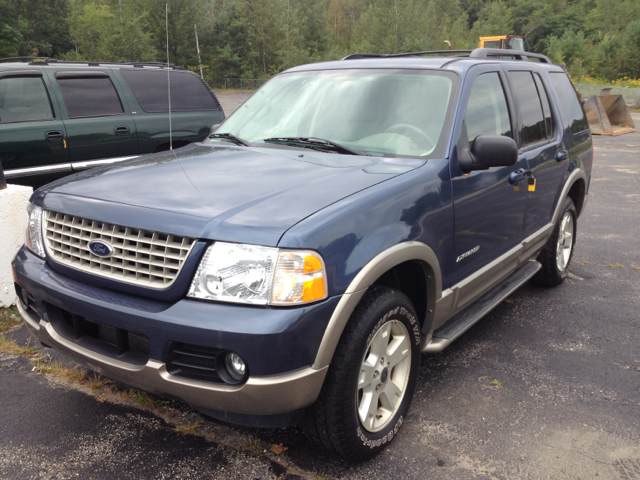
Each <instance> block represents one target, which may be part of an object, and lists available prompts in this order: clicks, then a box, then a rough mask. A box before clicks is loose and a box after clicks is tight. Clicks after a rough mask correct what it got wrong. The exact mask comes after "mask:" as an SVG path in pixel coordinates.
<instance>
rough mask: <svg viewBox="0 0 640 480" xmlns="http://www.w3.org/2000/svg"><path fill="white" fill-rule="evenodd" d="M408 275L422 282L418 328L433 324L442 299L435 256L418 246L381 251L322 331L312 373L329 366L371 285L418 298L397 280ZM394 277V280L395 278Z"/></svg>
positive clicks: (406, 244) (408, 244) (411, 244)
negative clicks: (422, 290) (422, 289)
mask: <svg viewBox="0 0 640 480" xmlns="http://www.w3.org/2000/svg"><path fill="white" fill-rule="evenodd" d="M407 272H410V274H411V275H416V276H417V277H413V278H416V279H417V281H418V282H423V283H422V285H424V287H425V289H426V291H424V292H423V296H424V298H425V299H426V301H424V302H423V303H422V304H420V303H419V307H418V308H419V309H420V310H421V312H422V314H421V312H417V313H418V316H419V318H420V321H421V324H422V325H424V324H426V323H432V322H433V319H434V312H435V305H436V302H437V300H438V299H439V298H440V297H441V296H442V273H441V270H440V262H439V261H438V258H437V257H436V254H435V252H434V251H433V250H432V249H431V248H430V247H429V246H427V245H425V244H424V243H421V242H403V243H399V244H397V245H394V246H393V247H391V248H389V249H387V250H385V251H383V252H382V253H380V254H378V255H377V256H376V257H375V258H373V259H372V260H371V261H370V262H369V263H367V265H365V266H364V267H363V268H362V269H361V270H360V272H359V273H358V274H357V275H356V277H355V278H354V279H353V280H352V282H351V283H350V284H349V287H347V290H346V291H345V293H344V294H343V295H342V298H341V299H340V301H339V302H338V305H337V306H336V309H335V310H334V312H333V315H332V316H331V319H330V320H329V324H328V325H327V328H326V329H325V332H324V336H323V337H322V341H321V343H320V347H319V348H318V353H317V354H316V359H315V362H314V364H313V368H314V369H319V368H323V367H325V366H327V365H329V364H330V363H331V359H332V358H333V354H334V352H335V349H336V346H337V345H338V341H339V340H340V337H341V336H342V332H343V331H344V328H345V326H346V325H347V322H348V321H349V319H350V318H351V314H352V313H353V311H354V310H355V308H356V306H357V305H358V303H359V302H360V300H361V299H362V297H363V296H364V294H365V293H366V292H367V289H368V288H369V287H371V286H372V285H375V284H379V285H389V286H394V283H395V288H399V289H400V290H401V291H403V293H405V294H407V296H408V297H409V299H412V297H413V298H414V299H415V298H418V297H419V295H420V292H419V289H415V288H410V287H409V284H410V283H411V282H408V281H407V280H405V279H398V276H399V275H401V274H403V273H404V274H406V273H407ZM394 277H395V278H394Z"/></svg>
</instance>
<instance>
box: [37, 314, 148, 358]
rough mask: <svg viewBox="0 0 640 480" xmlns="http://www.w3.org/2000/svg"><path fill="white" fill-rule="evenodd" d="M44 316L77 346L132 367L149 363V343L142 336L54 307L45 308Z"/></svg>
mask: <svg viewBox="0 0 640 480" xmlns="http://www.w3.org/2000/svg"><path fill="white" fill-rule="evenodd" d="M47 313H48V314H49V319H50V320H51V323H52V325H53V327H54V328H55V329H56V331H57V332H58V333H59V334H60V335H62V336H63V337H65V338H66V339H68V340H72V341H74V342H75V343H77V344H78V345H81V346H83V347H85V348H88V349H89V350H92V351H95V352H97V353H101V354H102V355H106V356H108V357H112V358H117V359H118V360H122V361H124V362H127V363H132V364H135V365H144V364H145V363H147V360H149V353H150V351H151V343H150V342H149V339H148V338H147V337H146V336H145V335H142V334H140V333H134V332H131V331H129V330H125V329H123V328H115V327H112V326H110V325H105V324H102V323H98V322H95V321H93V320H89V319H86V318H85V317H82V316H80V315H75V314H73V313H71V312H68V311H66V310H63V309H61V308H58V307H54V306H53V305H47Z"/></svg>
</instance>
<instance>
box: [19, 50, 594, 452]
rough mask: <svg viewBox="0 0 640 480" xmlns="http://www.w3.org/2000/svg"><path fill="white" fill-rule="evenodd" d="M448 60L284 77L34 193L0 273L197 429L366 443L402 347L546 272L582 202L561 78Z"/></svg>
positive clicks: (410, 382)
mask: <svg viewBox="0 0 640 480" xmlns="http://www.w3.org/2000/svg"><path fill="white" fill-rule="evenodd" d="M435 53H436V54H441V55H442V54H443V53H444V52H435ZM447 53H448V52H447ZM452 53H453V54H454V56H433V54H434V52H418V53H410V54H399V55H371V54H368V55H361V54H357V55H351V56H349V57H347V58H345V59H343V60H342V61H335V62H328V63H320V64H313V65H304V66H300V67H295V68H292V69H290V70H287V71H286V72H284V73H282V74H279V75H277V76H275V77H274V78H273V79H271V80H270V81H269V82H268V83H267V84H265V85H264V86H263V87H262V88H261V89H260V90H258V91H257V92H256V93H255V94H254V95H253V96H252V97H251V98H250V99H249V100H247V102H246V103H245V104H244V105H242V106H241V107H240V108H239V109H238V110H237V111H236V112H235V113H234V114H233V115H232V116H230V117H229V118H228V119H227V120H226V121H225V122H224V123H223V124H222V125H220V126H219V127H218V129H217V130H216V131H215V133H213V134H211V135H210V137H209V138H208V139H207V140H206V141H205V142H203V143H199V144H193V145H190V146H187V147H184V148H181V149H179V150H175V151H169V152H163V153H158V154H154V155H150V156H146V157H142V158H140V159H135V160H132V161H128V162H124V163H122V164H118V165H115V166H108V167H100V168H97V169H93V170H89V171H86V172H82V173H79V174H76V175H73V176H70V177H66V178H64V179H61V180H59V181H57V182H55V183H52V184H49V185H48V186H46V187H43V188H42V189H40V190H37V191H36V192H35V193H34V194H33V196H32V198H31V203H30V205H29V208H28V217H29V225H28V231H27V241H26V245H25V246H24V247H23V248H22V249H21V250H20V251H19V252H18V254H17V255H16V257H15V259H14V261H13V268H14V272H15V279H16V289H17V291H18V293H19V299H20V301H19V308H20V311H21V313H22V315H23V317H24V319H25V321H26V323H27V325H28V326H29V328H30V330H31V331H32V332H33V334H34V335H36V336H37V337H38V338H39V339H40V341H41V342H42V343H43V344H45V345H48V346H51V347H53V348H55V349H57V350H59V351H62V352H64V353H66V354H67V355H69V356H70V357H72V358H73V359H75V360H77V361H78V362H80V363H82V364H84V365H86V366H87V367H89V368H90V369H92V370H94V371H96V372H100V373H102V374H104V375H106V376H108V377H111V378H114V379H116V380H118V381H120V382H123V383H125V384H127V385H131V386H134V387H137V388H141V389H143V390H146V391H148V392H152V393H154V394H158V395H163V396H166V397H170V398H176V399H180V400H182V401H184V402H186V403H188V404H189V405H191V406H193V407H194V408H195V409H197V410H199V411H201V412H203V413H205V414H207V415H209V416H212V417H214V418H217V419H221V420H224V421H227V422H232V423H237V424H243V425H252V426H267V427H268V426H272V427H275V426H285V425H291V424H295V423H301V424H302V425H303V427H304V429H305V431H306V432H307V434H308V436H309V437H310V438H311V439H312V440H313V441H315V442H316V443H317V444H319V445H322V446H324V447H326V448H328V449H331V450H333V451H335V452H336V453H338V454H340V455H342V456H344V457H347V458H350V459H357V458H367V457H370V456H372V455H374V454H376V453H377V452H379V451H381V450H382V449H384V448H385V447H386V446H387V445H388V444H389V443H390V442H391V441H392V440H393V438H394V436H395V435H396V434H398V431H399V429H400V428H401V426H402V424H403V423H404V422H405V419H406V416H407V411H408V409H409V405H410V402H411V398H412V395H413V392H414V388H415V384H416V379H417V378H418V368H419V364H420V362H419V357H420V354H422V353H425V354H428V353H434V352H440V351H442V350H443V349H444V348H446V347H447V346H448V345H449V344H450V343H451V342H453V341H454V340H455V339H456V338H458V337H459V336H460V335H462V334H463V333H464V332H465V331H466V330H467V329H469V327H470V326H471V325H473V324H474V323H475V322H477V321H478V320H479V319H480V318H482V317H483V316H484V315H486V314H487V313H488V312H489V311H491V309H493V308H494V307H495V306H496V305H497V304H498V303H499V302H501V301H502V300H503V299H504V298H506V297H507V296H508V295H510V294H511V293H512V292H513V291H514V290H515V289H517V288H518V287H519V286H520V285H522V284H523V283H525V282H526V281H528V280H529V279H532V280H534V281H536V282H538V283H541V284H544V285H549V286H553V285H558V284H560V283H561V282H562V281H563V279H564V278H565V276H566V275H567V271H568V268H569V262H570V261H571V255H572V252H573V248H574V245H575V240H576V232H577V220H578V217H579V215H580V214H581V213H582V211H583V210H584V207H585V203H586V199H587V191H588V187H589V180H590V175H591V165H592V160H593V149H592V143H591V137H590V133H589V129H588V124H587V120H586V118H585V115H584V111H583V109H582V107H581V104H580V102H579V100H578V97H577V95H576V93H575V90H574V89H573V86H572V84H571V81H570V80H569V77H568V76H567V75H566V73H565V72H564V71H563V70H562V69H561V68H560V67H558V66H554V65H552V64H551V62H550V61H549V59H548V58H546V57H544V56H542V55H536V54H531V53H526V52H516V51H509V58H508V59H507V58H505V57H504V51H502V50H490V49H476V50H473V51H455V52H452Z"/></svg>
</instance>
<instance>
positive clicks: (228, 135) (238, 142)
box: [209, 133, 251, 147]
mask: <svg viewBox="0 0 640 480" xmlns="http://www.w3.org/2000/svg"><path fill="white" fill-rule="evenodd" d="M209 138H211V139H214V138H221V139H222V140H229V141H230V142H233V143H235V144H236V145H242V146H243V147H250V146H251V144H250V143H249V142H247V141H246V140H243V139H242V138H240V137H236V136H235V135H234V134H233V133H212V134H211V135H209Z"/></svg>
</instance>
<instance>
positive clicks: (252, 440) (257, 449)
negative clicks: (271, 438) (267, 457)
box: [245, 435, 266, 455]
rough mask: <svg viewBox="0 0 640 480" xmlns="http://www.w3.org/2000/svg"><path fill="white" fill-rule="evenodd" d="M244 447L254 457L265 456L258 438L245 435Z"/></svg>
mask: <svg viewBox="0 0 640 480" xmlns="http://www.w3.org/2000/svg"><path fill="white" fill-rule="evenodd" d="M245 446H246V447H247V449H248V450H250V451H251V452H253V453H254V454H256V455H264V454H265V450H266V449H265V448H264V447H263V446H262V441H261V440H260V439H259V438H258V437H254V436H252V435H247V439H246V440H245Z"/></svg>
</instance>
